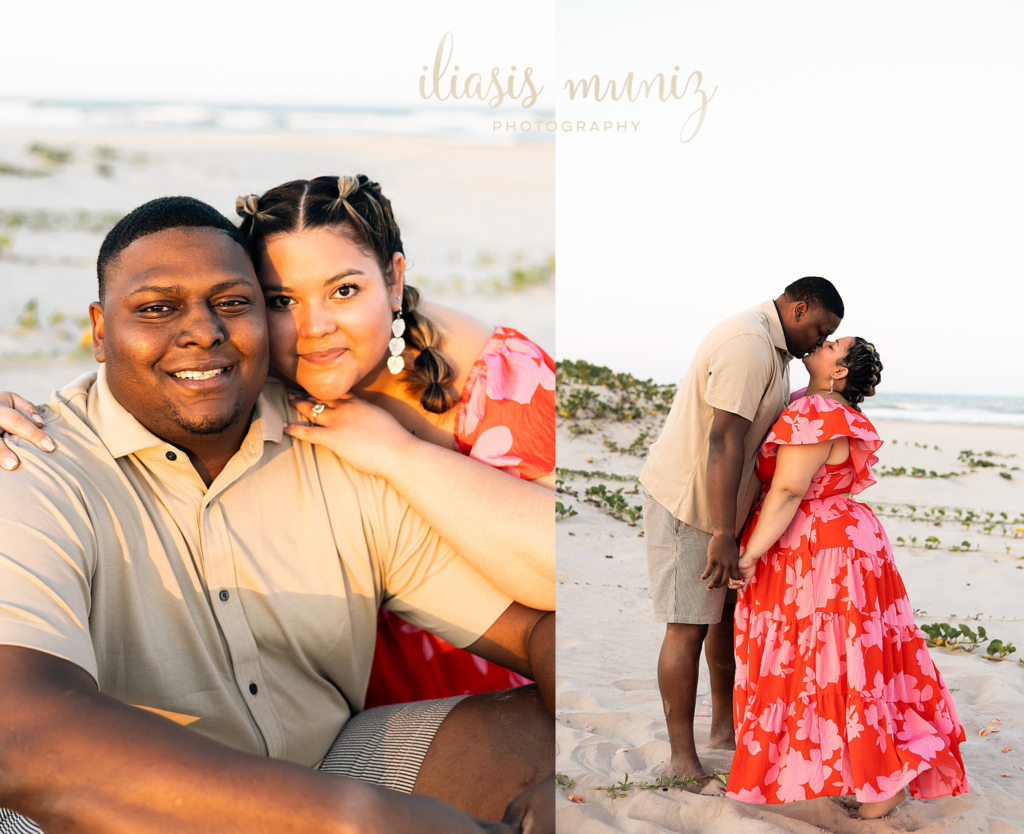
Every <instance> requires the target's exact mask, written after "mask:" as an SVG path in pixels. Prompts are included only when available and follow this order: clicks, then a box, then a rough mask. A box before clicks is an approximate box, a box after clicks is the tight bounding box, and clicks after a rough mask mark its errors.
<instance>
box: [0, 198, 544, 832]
mask: <svg viewBox="0 0 1024 834" xmlns="http://www.w3.org/2000/svg"><path fill="white" fill-rule="evenodd" d="M246 247H247V244H246V241H245V239H244V238H243V237H241V235H240V233H239V232H238V231H237V230H236V229H235V228H234V226H232V225H231V224H230V222H229V221H227V220H226V219H225V218H223V217H222V216H221V215H220V214H218V213H217V212H216V211H214V210H213V209H211V208H210V207H209V206H206V205H205V204H202V203H199V202H198V201H193V200H189V199H188V198H168V199H167V200H164V201H153V203H150V204H147V205H146V206H142V207H140V209H137V210H136V211H135V212H133V213H132V214H130V215H129V216H128V217H126V218H125V219H124V220H122V221H121V222H120V223H119V224H118V226H117V227H115V229H114V230H113V231H112V232H111V234H110V235H109V236H108V238H107V240H106V241H105V242H104V248H103V249H101V255H100V267H99V272H100V281H101V292H100V297H101V302H99V303H96V304H94V305H93V306H92V308H91V313H92V317H93V335H94V343H95V344H96V352H97V358H98V359H100V361H101V362H103V363H104V364H103V366H102V369H101V371H100V373H99V375H98V377H97V378H96V379H95V380H93V379H92V378H89V379H87V380H85V381H83V382H80V383H77V384H72V385H70V386H68V387H67V388H65V389H63V390H62V391H60V392H58V394H57V395H56V396H55V398H54V399H53V400H52V401H51V402H50V403H49V404H48V406H46V407H45V408H44V409H43V418H44V420H45V424H46V425H45V428H46V431H47V433H48V434H49V435H50V437H51V438H52V439H53V440H54V441H55V442H56V447H57V448H56V451H53V452H49V453H46V452H42V451H39V450H38V449H35V448H34V447H32V446H30V445H29V444H27V443H19V444H18V445H19V446H20V448H19V453H20V455H21V458H22V462H23V463H22V466H23V471H22V472H20V473H19V474H17V475H12V476H8V477H4V478H3V479H0V531H2V537H0V681H2V682H3V685H2V686H0V832H33V831H39V830H40V828H41V829H42V830H44V831H92V832H105V831H110V832H114V831H117V832H121V831H131V832H139V833H140V834H147V833H148V832H172V831H173V832H180V831H211V832H213V831H216V832H247V833H248V834H252V832H274V834H282V832H381V831H402V832H438V831H446V832H479V831H500V832H504V834H511V832H513V831H518V830H520V827H521V826H522V825H532V826H535V827H536V828H537V829H538V830H542V831H548V832H550V831H553V823H551V824H549V823H548V822H545V821H546V820H547V819H548V817H549V816H550V809H549V807H548V806H550V804H551V791H550V789H549V785H548V784H547V783H545V782H541V781H540V780H541V779H542V778H543V777H544V776H545V775H547V774H548V773H550V772H551V765H552V760H553V743H552V735H553V728H552V725H551V721H550V716H549V714H545V712H546V708H547V711H548V712H550V704H551V700H552V695H553V657H554V654H553V627H554V622H553V615H550V614H544V613H542V612H539V611H534V610H532V609H528V608H525V607H524V606H521V605H518V604H517V603H514V602H512V601H511V600H510V599H509V598H508V597H507V596H506V595H504V594H503V593H501V592H499V591H498V590H497V589H496V588H494V587H493V586H492V585H491V584H490V583H489V582H487V581H486V580H485V579H484V578H482V577H481V576H480V575H479V574H478V573H477V572H476V571H475V570H474V569H473V568H471V567H470V566H469V565H468V564H467V563H466V562H465V561H463V560H462V559H461V558H460V557H459V556H457V555H456V554H455V553H454V552H453V551H452V550H451V548H450V547H449V546H448V545H447V544H445V542H444V541H442V540H441V539H440V537H439V536H438V535H437V533H435V532H434V531H433V530H431V529H430V528H429V527H428V526H427V525H426V524H425V522H424V521H423V520H422V519H421V518H420V517H419V516H418V515H417V514H416V513H415V512H413V511H412V510H411V509H410V508H409V506H408V505H407V504H406V503H405V501H404V500H403V499H402V498H401V497H400V496H399V495H398V494H397V493H396V492H395V491H394V490H393V489H392V488H390V487H389V486H388V485H387V484H386V483H384V482H383V481H382V480H381V479H379V478H374V477H372V476H368V475H365V474H363V473H361V472H358V471H356V470H354V469H353V468H351V467H349V466H348V465H347V464H345V463H343V462H341V461H340V460H339V459H338V458H337V457H336V456H335V455H333V453H331V452H329V451H326V450H325V449H324V448H322V447H314V446H311V445H309V444H307V443H303V442H300V441H297V440H295V439H293V438H292V437H290V436H289V435H288V434H286V433H285V432H284V431H283V429H284V426H285V420H286V419H288V418H291V419H296V416H295V412H294V411H291V412H289V410H288V407H287V403H286V398H285V393H284V391H283V389H282V387H281V386H280V385H279V384H276V383H267V382H266V373H267V363H268V344H267V333H266V320H265V315H264V306H263V294H262V292H261V290H260V286H259V283H258V281H257V279H256V275H255V272H254V271H253V266H252V262H251V260H250V258H249V254H248V252H247V248H246ZM15 442H17V441H15ZM452 488H453V489H456V490H457V489H458V488H459V487H458V485H452ZM467 500H470V501H471V500H472V498H471V497H467ZM492 546H493V543H491V542H485V543H481V547H492ZM381 605H383V606H385V607H387V608H389V609H391V610H394V611H396V612H399V613H400V614H401V615H402V617H403V618H404V619H406V620H408V621H410V622H412V623H414V624H416V625H418V626H421V627H423V628H426V629H429V630H430V631H432V632H434V633H435V634H438V635H440V636H442V637H444V638H445V639H446V640H448V641H449V642H451V643H453V644H454V645H456V646H459V647H466V648H468V649H469V650H470V651H473V652H475V653H476V654H478V655H480V656H481V657H485V658H487V659H489V660H492V661H495V662H498V663H501V664H503V665H505V666H507V667H508V668H510V669H513V670H515V671H517V672H520V673H522V674H524V675H527V676H530V677H532V678H533V679H535V680H537V681H538V683H539V685H540V693H539V694H538V691H537V688H536V687H524V688H521V689H519V690H512V691H510V692H508V693H501V694H500V695H497V696H495V695H483V696H469V697H468V698H466V699H465V700H462V701H460V702H459V703H458V704H457V705H456V704H452V703H445V702H426V703H425V704H424V705H418V704H412V705H399V706H398V707H381V708H378V709H375V710H368V711H366V712H362V713H360V714H359V715H358V716H356V717H355V718H352V717H351V716H353V714H355V713H357V712H358V711H359V709H360V708H361V706H362V699H363V695H364V693H365V690H366V685H367V680H368V677H369V671H370V664H371V660H372V657H373V647H374V640H375V635H376V617H377V609H378V607H379V606H381ZM382 711H383V712H382ZM339 731H340V732H339ZM321 760H324V763H323V765H322V767H321V768H320V769H317V766H318V764H320V763H321ZM329 765H330V767H328V766H329ZM328 770H329V772H327V771H328ZM338 774H341V775H338ZM346 776H355V777H358V778H356V779H353V778H346ZM361 780H368V781H361ZM374 783H375V784H374ZM380 785H384V786H387V787H391V788H394V789H395V790H384V788H382V787H379V786H380ZM531 786H533V787H531ZM397 791H405V793H399V792H397ZM409 791H413V792H414V793H416V794H428V796H424V795H419V796H413V795H409V793H408V792H409ZM432 797H437V798H432ZM502 797H503V799H502ZM514 797H515V798H514ZM513 798H514V799H513ZM442 799H443V800H447V802H444V801H441V800H442ZM509 800H512V802H511V804H510V805H509V810H508V812H507V813H506V818H507V822H508V823H509V824H508V825H503V824H498V823H489V822H484V821H481V820H478V819H475V818H474V817H472V816H470V813H472V814H479V815H481V816H484V815H486V816H490V817H491V818H495V817H500V816H501V813H502V810H503V808H502V805H503V804H504V803H506V802H509ZM448 803H451V804H448ZM496 803H500V804H498V805H497V807H496ZM456 806H457V807H456ZM458 808H462V809H464V810H458ZM5 809H9V810H5ZM465 811H469V812H470V813H466V812H465ZM14 812H17V813H14ZM21 815H24V816H21ZM26 818H28V819H26ZM29 819H31V820H34V821H35V823H38V826H39V827H37V826H36V825H35V824H33V823H32V822H29Z"/></svg>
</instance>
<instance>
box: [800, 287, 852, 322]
mask: <svg viewBox="0 0 1024 834" xmlns="http://www.w3.org/2000/svg"><path fill="white" fill-rule="evenodd" d="M786 298H788V299H789V300H790V301H803V302H804V303H805V304H806V305H807V306H808V307H814V306H818V307H824V308H825V310H826V312H829V313H832V315H834V316H835V317H836V318H839V319H841V318H842V317H843V313H844V312H845V308H844V307H843V299H842V298H841V297H840V296H839V291H838V290H837V289H836V288H835V287H834V286H833V285H832V282H831V281H829V280H828V279H827V278H813V277H811V278H801V279H800V280H799V281H794V282H793V283H792V284H790V285H789V286H788V287H786Z"/></svg>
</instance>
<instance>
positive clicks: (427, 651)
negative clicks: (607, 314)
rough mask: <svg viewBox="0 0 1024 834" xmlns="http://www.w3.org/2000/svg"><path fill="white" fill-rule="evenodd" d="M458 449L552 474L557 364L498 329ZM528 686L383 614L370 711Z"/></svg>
mask: <svg viewBox="0 0 1024 834" xmlns="http://www.w3.org/2000/svg"><path fill="white" fill-rule="evenodd" d="M455 448H456V450H457V451H459V452H461V453H462V454H464V455H468V456H469V457H471V458H475V459H477V460H478V461H480V462H481V463H485V464H487V465H488V466H493V467H495V468H496V469H501V470H502V471H503V472H507V473H509V474H510V475H513V476H515V477H517V478H525V479H527V480H533V479H534V478H540V477H542V476H543V475H549V474H550V473H552V472H554V471H555V363H554V360H553V359H552V358H551V357H550V356H548V355H547V354H546V353H545V352H544V351H543V350H542V349H541V348H540V347H538V346H537V345H536V344H534V343H533V342H531V341H530V340H529V339H527V338H526V337H525V336H523V335H522V334H521V333H519V332H517V331H515V330H513V329H512V328H510V327H498V328H496V329H495V331H494V335H493V336H492V337H491V339H490V340H489V341H488V342H487V344H486V345H485V346H484V349H483V351H482V352H481V353H480V356H479V357H478V358H477V360H476V362H474V363H473V367H472V368H471V369H470V372H469V377H468V379H467V380H466V386H465V388H464V389H463V390H462V398H461V400H460V402H459V404H458V405H457V406H456V410H455ZM529 682H530V681H528V680H527V679H526V678H524V677H523V676H522V675H517V674H516V673H515V672H510V671H508V670H507V669H504V668H502V667H501V666H496V665H494V664H492V663H488V662H487V661H486V660H483V659H482V658H479V657H477V656H476V655H473V654H470V653H469V652H467V651H464V650H463V649H457V648H455V647H454V646H452V645H451V644H450V643H448V642H446V641H444V640H442V639H441V638H439V637H435V636H434V635H433V634H430V633H429V632H427V631H423V630H422V629H419V628H416V627H415V626H412V625H410V624H409V623H407V622H405V621H404V620H402V619H401V618H400V617H398V616H396V615H394V614H392V613H390V612H389V611H381V612H380V616H379V619H378V623H377V647H376V650H375V653H374V658H373V668H372V670H371V672H370V685H369V688H368V689H367V693H366V704H365V707H366V709H369V708H370V707H379V706H384V705H385V704H400V703H405V702H407V701H421V700H426V699H430V698H445V697H448V696H450V695H469V694H472V693H476V692H495V691H497V690H500V689H508V688H509V687H513V686H522V685H523V684H526V683H529Z"/></svg>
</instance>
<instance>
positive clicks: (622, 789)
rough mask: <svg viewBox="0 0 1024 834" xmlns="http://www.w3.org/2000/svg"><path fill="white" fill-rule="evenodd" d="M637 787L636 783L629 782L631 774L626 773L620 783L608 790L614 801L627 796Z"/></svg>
mask: <svg viewBox="0 0 1024 834" xmlns="http://www.w3.org/2000/svg"><path fill="white" fill-rule="evenodd" d="M636 786H637V785H636V783H635V782H631V781H629V774H628V773H626V774H624V775H623V778H622V779H620V780H619V781H618V782H616V783H615V784H614V785H612V786H611V787H610V788H608V789H607V790H608V796H610V797H611V798H612V799H618V798H619V797H620V796H625V795H626V794H628V793H629V792H630V790H631V789H633V788H635V787H636Z"/></svg>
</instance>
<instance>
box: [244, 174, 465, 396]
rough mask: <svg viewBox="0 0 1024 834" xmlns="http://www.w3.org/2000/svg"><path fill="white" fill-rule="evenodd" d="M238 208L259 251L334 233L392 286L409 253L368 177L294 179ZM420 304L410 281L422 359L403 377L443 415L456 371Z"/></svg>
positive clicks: (410, 325) (410, 310)
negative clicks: (283, 240) (293, 237)
mask: <svg viewBox="0 0 1024 834" xmlns="http://www.w3.org/2000/svg"><path fill="white" fill-rule="evenodd" d="M235 209H236V211H237V212H238V215H239V217H241V218H242V224H241V230H242V233H243V234H244V235H245V236H246V237H247V238H248V239H249V242H250V243H251V245H252V248H253V251H254V252H259V250H260V248H261V247H262V246H263V245H264V243H265V240H266V238H268V237H269V236H271V235H276V234H290V233H293V232H301V231H303V230H305V229H321V228H326V229H331V230H332V231H337V232H338V233H339V234H341V235H344V236H345V237H346V238H347V239H348V240H349V241H351V242H352V243H353V244H355V245H356V246H358V247H359V248H360V249H362V250H363V251H364V252H365V253H366V254H368V255H371V256H372V257H373V258H375V259H376V261H377V264H378V265H379V266H380V269H381V272H383V273H384V279H385V280H386V281H387V282H388V284H389V285H390V284H391V283H392V282H393V281H394V275H393V269H392V264H391V259H392V257H393V256H394V255H395V253H396V252H401V253H402V254H403V255H404V254H405V252H404V250H403V249H402V236H401V232H400V231H399V229H398V223H397V222H395V215H394V212H393V211H392V209H391V201H390V200H388V198H387V197H385V196H384V195H383V194H382V193H381V191H380V186H379V185H378V184H377V183H375V182H373V181H372V180H370V179H369V178H368V177H367V176H365V175H364V174H359V175H358V176H355V177H317V178H316V179H312V180H293V181H292V182H286V183H285V184H284V185H279V186H277V188H271V189H270V190H269V191H268V192H267V193H266V194H264V195H263V196H261V197H257V196H256V195H255V194H249V195H248V196H245V197H239V198H238V200H237V201H236V202H235ZM419 303H420V293H419V290H417V289H415V288H413V287H410V286H409V284H408V283H406V284H405V285H404V287H403V289H402V317H403V318H404V319H405V334H404V339H405V342H406V344H407V345H408V346H409V347H410V348H412V349H413V350H414V351H416V358H415V359H414V360H413V361H412V362H411V363H410V362H407V363H406V365H405V370H404V371H402V377H403V381H404V382H405V383H406V385H407V386H408V387H409V390H410V391H412V392H413V393H415V394H417V395H418V396H419V398H420V405H422V406H423V408H425V409H426V410H427V411H431V412H433V413H435V414H443V413H444V412H445V411H448V410H449V409H450V408H451V407H452V406H454V405H455V404H456V403H457V402H458V399H459V397H458V394H457V392H456V391H455V389H454V388H453V387H452V382H453V380H454V377H455V373H454V371H453V370H452V368H451V366H450V365H449V364H448V363H447V362H446V361H445V358H444V357H443V356H442V355H441V347H442V345H443V344H444V335H443V333H442V332H441V330H440V328H439V327H438V326H437V325H436V324H434V323H433V322H432V321H430V319H428V318H427V317H426V316H424V315H423V314H422V313H420V312H419V310H418V309H417V308H418V307H419Z"/></svg>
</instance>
